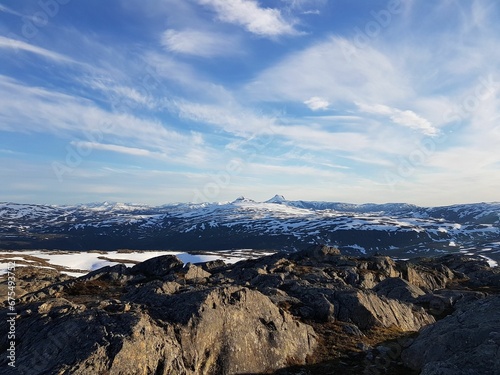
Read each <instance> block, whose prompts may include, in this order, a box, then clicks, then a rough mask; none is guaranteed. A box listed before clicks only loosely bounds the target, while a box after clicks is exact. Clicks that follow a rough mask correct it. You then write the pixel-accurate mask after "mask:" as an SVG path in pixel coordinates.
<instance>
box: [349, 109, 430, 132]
mask: <svg viewBox="0 0 500 375" xmlns="http://www.w3.org/2000/svg"><path fill="white" fill-rule="evenodd" d="M357 105H358V108H359V110H360V111H362V112H366V113H371V114H376V115H383V116H388V117H389V118H390V119H391V120H392V121H393V122H394V123H396V124H399V125H402V126H405V127H408V128H410V129H413V130H418V131H420V132H422V133H423V134H425V135H428V136H435V135H437V134H438V130H437V129H436V128H435V127H434V126H432V124H431V123H430V122H429V121H428V120H426V119H425V118H422V117H421V116H419V115H417V114H416V113H415V112H413V111H410V110H405V111H402V110H400V109H397V108H391V107H388V106H386V105H383V104H374V105H370V104H362V103H357Z"/></svg>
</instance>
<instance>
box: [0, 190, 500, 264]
mask: <svg viewBox="0 0 500 375" xmlns="http://www.w3.org/2000/svg"><path fill="white" fill-rule="evenodd" d="M318 242H319V243H326V244H330V245H336V246H338V247H339V248H340V249H341V250H343V251H345V252H347V253H357V254H359V253H374V252H380V253H388V254H391V255H393V256H412V255H416V254H422V253H428V254H432V253H436V252H443V251H459V250H462V251H470V252H475V253H477V252H481V253H483V254H484V255H485V256H488V257H491V258H493V259H497V260H498V258H500V203H477V204H463V205H454V206H446V207H432V208H429V207H418V206H415V205H410V204H400V203H390V204H361V205H357V204H348V203H338V202H311V201H288V200H286V199H285V198H284V197H283V196H280V195H276V196H274V197H273V198H271V199H270V200H267V201H265V202H256V201H253V200H251V199H248V198H245V197H240V198H238V199H236V200H234V201H232V202H224V203H200V204H189V203H178V204H167V205H163V206H157V207H151V206H147V205H138V204H124V203H109V202H104V203H92V204H82V205H75V206H44V205H29V204H16V203H0V248H3V249H21V248H44V249H75V250H89V249H103V250H114V249H120V248H130V249H171V250H217V249H231V248H254V249H275V250H287V249H288V250H294V249H300V248H303V247H304V246H307V245H309V244H311V243H318Z"/></svg>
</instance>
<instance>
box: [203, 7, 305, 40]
mask: <svg viewBox="0 0 500 375" xmlns="http://www.w3.org/2000/svg"><path fill="white" fill-rule="evenodd" d="M198 1H199V3H200V4H202V5H205V6H208V7H210V8H212V9H213V10H214V11H215V12H216V14H217V18H218V19H219V20H220V21H222V22H227V23H232V24H235V25H238V26H242V27H243V28H244V29H245V30H247V31H248V32H250V33H252V34H256V35H258V36H262V37H278V36H282V35H297V34H299V32H298V31H297V30H296V29H295V27H294V23H293V22H291V21H287V20H285V18H284V17H283V15H282V14H281V12H280V11H279V10H278V9H273V8H262V7H260V6H259V3H258V2H257V1H254V0H232V1H226V0H198Z"/></svg>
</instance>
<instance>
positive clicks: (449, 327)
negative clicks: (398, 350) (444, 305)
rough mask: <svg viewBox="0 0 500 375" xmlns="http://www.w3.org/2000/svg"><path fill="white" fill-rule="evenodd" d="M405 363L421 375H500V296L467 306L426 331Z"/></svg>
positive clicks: (405, 356)
mask: <svg viewBox="0 0 500 375" xmlns="http://www.w3.org/2000/svg"><path fill="white" fill-rule="evenodd" d="M402 359H403V362H404V363H405V364H406V365H407V366H408V367H410V368H412V369H414V370H417V371H421V372H420V374H421V375H438V374H439V375H473V374H482V375H498V374H499V373H500V295H496V296H492V297H488V298H485V299H482V300H479V301H476V302H471V303H469V304H466V305H464V306H462V307H461V308H460V309H458V310H457V311H455V312H454V313H453V314H451V315H449V316H447V317H446V318H444V319H442V320H440V321H438V322H437V323H436V324H433V325H430V326H428V327H426V328H424V329H422V331H421V332H420V335H419V336H418V337H417V338H416V339H415V341H414V342H413V343H412V345H411V346H409V347H408V348H407V349H406V350H404V351H403V353H402Z"/></svg>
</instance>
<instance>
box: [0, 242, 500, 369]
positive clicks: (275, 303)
mask: <svg viewBox="0 0 500 375" xmlns="http://www.w3.org/2000/svg"><path fill="white" fill-rule="evenodd" d="M499 274H500V270H499V269H491V268H489V266H488V265H487V263H486V264H485V262H484V261H483V260H481V259H479V258H476V257H463V256H461V255H447V256H444V257H441V258H419V259H412V260H409V261H399V260H394V259H391V258H389V257H385V256H373V257H362V258H358V257H349V256H346V255H343V254H340V253H339V252H338V250H336V249H334V248H331V247H328V246H322V245H318V246H313V247H310V248H308V249H305V250H303V251H300V252H297V253H293V254H288V253H277V254H274V255H271V256H267V257H263V258H259V259H252V260H247V261H242V262H238V263H236V264H232V265H227V264H224V262H222V261H212V262H206V263H202V264H189V263H188V264H183V263H182V262H181V261H180V260H179V259H178V258H177V257H175V256H162V257H158V258H153V259H150V260H148V261H146V262H142V263H140V264H137V265H135V266H134V267H132V268H127V267H125V266H123V265H116V266H112V267H104V268H102V269H99V270H96V271H93V272H91V273H89V274H87V275H85V276H83V277H80V278H71V279H68V278H61V277H60V276H59V275H55V274H54V275H53V276H54V277H53V278H52V279H48V277H47V276H45V278H44V279H43V282H42V283H40V284H39V286H40V288H41V289H38V290H27V291H28V292H29V293H26V294H24V295H20V298H19V304H18V306H17V308H18V313H19V315H18V319H17V321H16V328H17V337H18V342H17V348H16V349H17V353H18V363H19V367H18V368H17V373H20V374H29V375H32V374H44V373H57V374H89V373H96V374H98V373H106V374H117V375H118V374H154V375H161V374H186V375H187V374H192V375H194V374H204V375H211V374H250V373H254V374H256V373H266V372H267V373H269V372H272V371H275V370H277V369H280V368H286V367H287V366H289V365H299V366H306V365H307V364H308V363H313V362H321V361H326V362H327V363H331V361H332V360H333V359H334V358H340V357H341V358H344V359H345V358H351V357H349V356H351V355H357V356H361V357H356V359H355V360H354V359H353V361H352V363H357V364H359V365H356V366H361V367H362V368H358V367H356V369H357V370H356V371H358V370H359V371H365V370H367V369H368V370H369V369H371V368H373V367H375V368H377V366H379V362H381V361H379V360H378V359H380V358H382V359H383V360H384V362H383V363H385V366H386V367H385V368H384V371H385V369H387V366H389V367H391V366H396V367H398V366H399V367H401V366H403V364H401V357H400V356H399V354H400V353H401V350H403V349H404V352H403V360H404V363H405V364H406V366H408V367H405V368H406V370H408V371H411V369H414V370H417V371H423V372H422V373H425V374H438V373H441V372H439V371H442V373H446V371H454V370H455V369H456V368H460V369H467V368H468V367H467V366H468V363H469V362H470V363H472V362H473V359H474V360H476V359H477V360H483V359H484V358H483V357H481V356H483V355H484V356H488V355H490V354H491V353H492V351H494V349H495V348H497V346H495V345H497V344H495V343H496V341H495V340H496V339H497V336H495V332H496V331H497V329H496V328H494V326H495V325H496V326H500V325H499V324H498V323H499V322H498V319H497V318H498V312H497V311H499V310H498V307H499V306H498V304H499V302H498V299H495V298H492V297H491V295H492V294H494V293H495V291H496V289H495V288H496V285H497V284H496V282H497V280H498V277H499ZM30 277H32V275H31V276H30ZM35 289H36V288H35ZM476 313H477V315H475V316H473V314H476ZM495 314H496V315H495ZM491 317H494V318H493V319H492V318H491ZM481 319H483V320H484V321H487V324H484V323H483V324H482V325H481V323H480V322H481V321H482V320H481ZM436 321H437V323H436ZM429 327H430V328H429ZM453 327H455V328H457V330H456V331H455V330H454V328H453ZM488 330H489V332H493V333H492V336H491V335H490V333H487V331H488ZM472 331H474V334H472ZM417 332H420V334H419V336H418V337H417V338H416V339H415V340H414V342H413V343H412V344H411V345H409V342H407V341H405V342H404V345H403V344H400V343H398V344H397V345H399V346H397V348H398V350H392V351H391V349H390V348H389V349H387V347H386V346H384V345H387V344H386V343H387V341H388V340H389V341H390V340H394V339H397V338H402V337H407V335H410V334H412V335H416V334H417ZM469 334H471V335H472V336H471V337H472V339H471V340H472V341H470V340H469V341H468V339H466V336H467V335H469ZM456 340H463V341H464V342H463V343H460V345H458V344H457V343H455V342H454V341H456ZM492 340H493V341H492ZM410 342H411V341H410ZM379 344H380V345H379ZM441 344H442V346H443V347H442V348H441V346H440V345H441ZM433 345H434V348H435V349H434V350H433V349H431V348H432V347H433ZM477 348H479V349H477ZM4 349H6V348H5V347H4V346H0V350H4ZM461 350H468V351H469V352H470V353H473V355H474V356H473V357H471V358H473V359H467V360H466V359H463V358H460V351H461ZM476 352H477V353H476ZM353 353H354V354H353ZM394 353H395V354H394ZM462 357H463V352H462ZM332 358H333V359H332ZM352 358H355V357H352ZM5 360H6V359H5V358H0V367H1V368H5ZM484 360H485V362H484V363H486V364H488V366H494V365H497V363H496V362H494V360H486V359H484ZM463 361H465V362H463ZM467 361H469V362H467ZM492 361H493V362H492ZM343 363H344V364H345V363H349V361H347V362H346V360H344V361H343ZM2 366H3V367H2ZM23 366H24V367H23ZM363 366H364V367H363ZM453 366H455V367H453ZM485 366H486V365H485ZM399 367H398V368H399ZM327 368H328V366H327ZM485 368H486V367H485ZM492 368H494V367H492ZM378 370H380V368H378ZM403 370H404V369H403ZM403 370H401V371H403ZM445 370H446V371H445ZM283 371H285V370H281V372H280V373H286V372H283ZM321 371H323V372H318V373H347V372H350V369H349V368H347V367H342V368H341V369H340V370H339V369H338V368H336V372H335V371H330V370H329V369H328V370H321ZM328 371H330V372H328ZM425 371H426V372H425ZM433 371H434V372H433ZM464 371H465V370H464ZM379 372H381V371H379ZM403 372H404V371H403ZM310 373H311V374H315V372H310ZM449 373H450V374H451V373H452V372H449ZM463 373H464V374H465V373H467V372H463ZM485 373H487V372H485Z"/></svg>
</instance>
